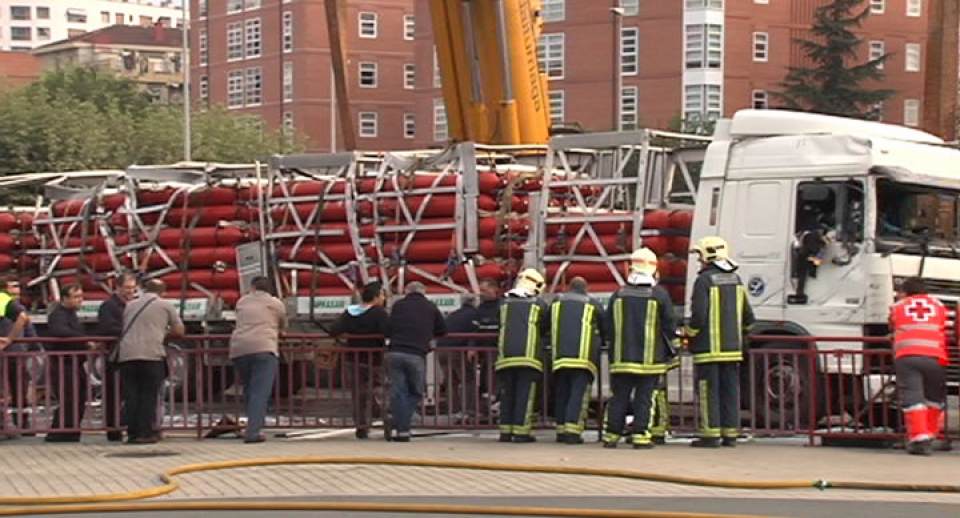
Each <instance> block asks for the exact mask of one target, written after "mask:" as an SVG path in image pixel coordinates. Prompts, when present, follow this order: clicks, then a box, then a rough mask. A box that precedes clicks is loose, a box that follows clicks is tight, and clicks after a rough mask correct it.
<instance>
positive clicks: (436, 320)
mask: <svg viewBox="0 0 960 518" xmlns="http://www.w3.org/2000/svg"><path fill="white" fill-rule="evenodd" d="M426 291H427V288H426V286H424V285H423V283H421V282H411V283H410V284H408V285H407V288H406V290H405V292H406V296H405V297H404V298H402V299H400V300H398V301H397V302H396V303H395V304H394V305H393V308H391V311H390V345H389V346H388V347H387V357H386V361H387V375H388V376H389V377H390V413H391V414H392V417H393V428H394V430H395V435H394V437H393V440H394V441H396V442H410V422H411V420H412V419H413V413H414V411H416V409H417V405H419V404H420V400H421V399H422V398H423V393H424V392H425V390H426V378H427V354H428V353H429V352H430V342H431V341H432V340H433V339H434V338H438V337H441V336H443V335H445V334H447V326H446V323H445V322H444V320H443V314H442V313H440V309H438V308H437V306H436V305H435V304H434V303H433V302H430V300H429V299H427V297H426V295H425V294H426Z"/></svg>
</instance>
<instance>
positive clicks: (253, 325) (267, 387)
mask: <svg viewBox="0 0 960 518" xmlns="http://www.w3.org/2000/svg"><path fill="white" fill-rule="evenodd" d="M286 324H287V310H286V307H284V305H283V302H281V301H280V299H278V298H276V297H274V296H272V295H271V294H270V280H269V279H267V278H266V277H256V278H254V279H253V281H252V282H251V284H250V293H248V294H246V295H244V296H243V298H241V299H240V301H239V302H237V324H236V327H235V328H234V330H233V336H232V337H231V338H230V359H231V360H233V364H234V366H235V367H236V369H237V372H239V373H240V376H241V377H242V378H243V382H244V385H243V395H244V399H245V401H246V411H247V430H246V433H245V434H244V440H243V442H245V443H258V442H263V441H265V440H266V437H264V435H263V434H261V433H260V430H261V428H263V423H264V421H265V419H266V416H267V404H268V403H269V402H270V393H271V392H272V390H271V389H272V388H273V382H274V380H275V379H276V377H277V368H278V366H279V360H278V357H279V355H280V332H281V331H283V330H284V328H285V327H286Z"/></svg>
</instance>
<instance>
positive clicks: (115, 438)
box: [107, 432, 123, 442]
mask: <svg viewBox="0 0 960 518" xmlns="http://www.w3.org/2000/svg"><path fill="white" fill-rule="evenodd" d="M107 440H108V441H110V442H120V441H123V432H107Z"/></svg>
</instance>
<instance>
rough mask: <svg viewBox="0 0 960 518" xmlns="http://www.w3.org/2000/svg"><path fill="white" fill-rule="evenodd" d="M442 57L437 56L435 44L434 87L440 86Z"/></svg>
mask: <svg viewBox="0 0 960 518" xmlns="http://www.w3.org/2000/svg"><path fill="white" fill-rule="evenodd" d="M440 85H441V79H440V58H439V57H437V46H436V45H434V46H433V87H434V88H440Z"/></svg>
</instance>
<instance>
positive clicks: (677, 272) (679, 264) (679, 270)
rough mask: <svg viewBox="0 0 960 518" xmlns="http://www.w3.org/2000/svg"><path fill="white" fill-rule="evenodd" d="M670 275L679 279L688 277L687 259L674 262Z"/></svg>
mask: <svg viewBox="0 0 960 518" xmlns="http://www.w3.org/2000/svg"><path fill="white" fill-rule="evenodd" d="M670 277H674V278H678V279H686V278H687V261H685V260H684V259H677V260H676V261H674V262H673V266H672V267H671V268H670Z"/></svg>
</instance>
